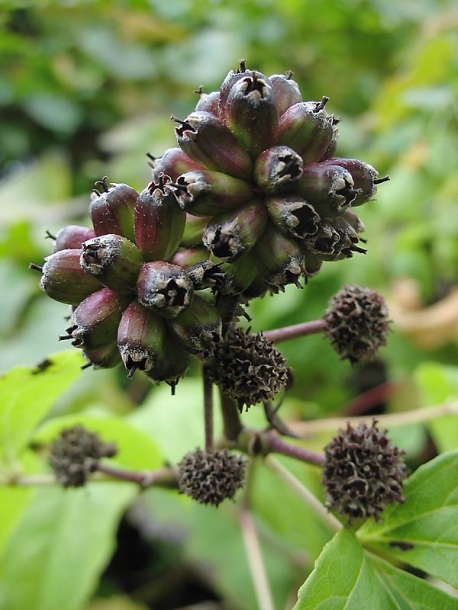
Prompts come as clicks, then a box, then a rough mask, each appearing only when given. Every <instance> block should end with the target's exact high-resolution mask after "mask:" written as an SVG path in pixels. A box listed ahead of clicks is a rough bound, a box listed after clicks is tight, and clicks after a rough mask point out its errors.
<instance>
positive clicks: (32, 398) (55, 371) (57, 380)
mask: <svg viewBox="0 0 458 610" xmlns="http://www.w3.org/2000/svg"><path fill="white" fill-rule="evenodd" d="M82 364H83V357H82V355H81V354H80V353H79V352H78V351H76V350H68V351H64V352H59V353H56V354H52V355H51V356H49V357H48V358H47V359H46V360H45V361H44V362H42V363H41V364H39V365H38V366H36V367H23V366H20V367H16V368H14V369H11V370H10V371H9V372H8V373H6V374H5V375H4V376H3V377H2V378H1V379H0V462H3V463H4V464H6V465H10V466H11V465H14V462H15V460H16V459H17V456H18V454H19V453H20V451H21V450H22V449H23V448H24V447H25V446H26V445H27V443H28V442H29V440H30V438H31V436H32V434H33V431H34V428H35V426H36V425H37V424H38V423H39V422H40V421H41V420H42V419H43V417H44V416H45V415H46V413H48V411H49V410H50V409H51V407H52V405H53V403H54V401H55V400H56V398H57V397H58V396H60V395H61V394H62V392H64V390H66V389H67V388H68V387H69V386H70V384H71V383H73V382H74V381H75V380H76V379H77V378H78V377H79V375H80V374H81V365H82Z"/></svg>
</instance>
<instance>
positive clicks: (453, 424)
mask: <svg viewBox="0 0 458 610" xmlns="http://www.w3.org/2000/svg"><path fill="white" fill-rule="evenodd" d="M427 425H428V429H429V431H430V433H431V436H432V437H433V440H434V443H435V445H436V446H437V448H438V450H439V452H440V453H445V452H446V451H453V450H454V449H455V448H456V445H457V443H458V415H445V416H444V417H438V418H437V419H434V420H431V421H429V422H428V424H427Z"/></svg>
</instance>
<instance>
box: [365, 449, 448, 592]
mask: <svg viewBox="0 0 458 610" xmlns="http://www.w3.org/2000/svg"><path fill="white" fill-rule="evenodd" d="M457 481H458V451H454V452H451V453H445V454H442V455H440V456H438V457H437V458H435V459H434V460H431V461H430V462H428V463H426V464H424V465H423V466H420V467H419V468H418V469H417V470H416V471H415V472H414V473H413V475H412V476H411V477H410V478H409V479H408V480H407V481H406V483H405V486H404V497H405V503H404V504H397V505H395V506H391V507H389V508H388V509H387V510H386V512H385V513H384V514H383V520H382V521H380V522H379V523H374V522H371V521H367V522H366V523H365V524H364V525H363V526H362V527H361V528H360V529H359V531H358V537H359V538H360V540H361V541H362V542H363V543H364V544H365V545H370V547H371V548H375V549H378V550H381V551H382V552H383V553H384V554H385V555H386V554H388V555H391V556H393V557H395V558H396V559H397V560H399V559H400V560H401V561H403V562H406V563H409V564H411V565H413V566H415V567H416V568H419V569H420V570H424V571H425V572H427V573H428V574H431V575H432V576H435V577H437V578H439V579H441V580H443V581H445V582H447V583H449V584H450V585H452V586H454V587H457V586H458V484H457Z"/></svg>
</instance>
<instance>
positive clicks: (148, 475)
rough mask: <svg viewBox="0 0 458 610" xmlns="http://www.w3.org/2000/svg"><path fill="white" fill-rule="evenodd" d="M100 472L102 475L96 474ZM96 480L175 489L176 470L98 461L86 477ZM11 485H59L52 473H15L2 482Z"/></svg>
mask: <svg viewBox="0 0 458 610" xmlns="http://www.w3.org/2000/svg"><path fill="white" fill-rule="evenodd" d="M98 473H100V474H101V475H102V476H98ZM91 481H97V482H99V483H103V482H109V481H121V482H126V483H136V484H137V485H139V486H140V487H141V488H142V489H146V488H147V487H166V488H172V489H176V487H177V471H176V469H175V468H170V467H164V468H158V469H157V470H151V471H143V472H136V471H132V470H123V469H121V468H118V467H117V466H113V465H111V464H103V463H99V464H98V466H97V471H96V472H95V473H94V474H93V475H91V476H90V477H89V478H88V483H90V482H91ZM3 484H4V485H6V486H11V487H32V486H33V487H35V486H37V487H38V486H42V485H59V483H58V481H57V480H56V477H55V476H54V475H52V474H23V475H15V477H14V478H11V479H10V480H7V481H5V483H3Z"/></svg>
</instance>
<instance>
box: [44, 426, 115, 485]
mask: <svg viewBox="0 0 458 610" xmlns="http://www.w3.org/2000/svg"><path fill="white" fill-rule="evenodd" d="M116 453H117V449H116V446H115V445H114V443H104V442H102V440H101V439H100V437H99V436H98V434H96V433H95V432H90V431H89V430H86V428H84V427H83V426H81V425H76V426H73V427H72V428H65V429H63V430H61V432H60V435H59V436H58V437H57V438H56V439H55V440H54V441H53V442H52V443H51V446H50V454H49V464H50V466H51V468H52V469H53V471H54V474H55V475H56V478H57V480H58V482H59V483H60V484H61V485H62V486H63V487H81V486H82V485H84V484H85V483H86V481H87V477H88V475H89V474H90V473H91V472H94V471H95V470H97V462H98V461H99V460H100V459H101V458H103V457H113V456H114V455H116Z"/></svg>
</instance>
